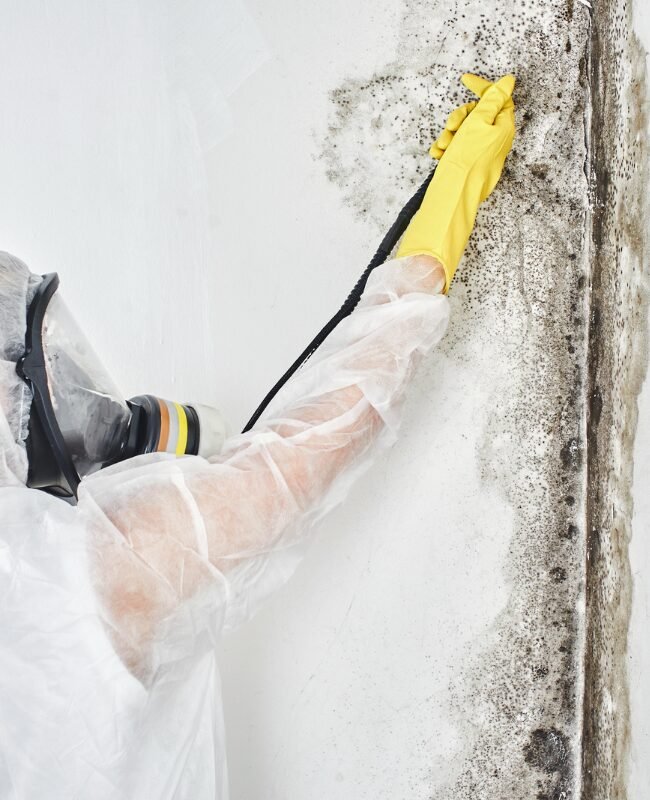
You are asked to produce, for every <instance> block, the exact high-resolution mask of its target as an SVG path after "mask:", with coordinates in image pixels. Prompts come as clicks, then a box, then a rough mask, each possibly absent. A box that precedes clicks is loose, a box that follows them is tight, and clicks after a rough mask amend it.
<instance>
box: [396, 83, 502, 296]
mask: <svg viewBox="0 0 650 800" xmlns="http://www.w3.org/2000/svg"><path fill="white" fill-rule="evenodd" d="M462 81H463V83H464V84H465V86H467V88H468V89H470V91H473V92H474V93H475V94H477V95H478V96H479V97H480V100H479V101H478V102H476V101H473V102H471V103H466V104H465V105H463V106H460V108H457V109H456V110H455V111H452V113H451V114H450V115H449V119H448V120H447V125H446V126H445V130H444V131H443V132H442V134H441V135H440V137H439V138H438V140H437V141H436V142H435V144H433V145H432V147H431V150H430V153H431V155H432V156H433V157H434V158H438V159H439V160H440V163H439V164H438V168H437V169H436V173H435V175H434V176H433V179H432V181H431V183H430V184H429V188H428V189H427V192H426V194H425V196H424V200H423V201H422V205H421V206H420V209H419V211H418V212H417V214H416V215H415V216H414V217H413V219H412V220H411V222H410V224H409V226H408V228H407V230H406V233H405V234H404V237H403V239H402V242H401V244H400V247H399V249H398V251H397V257H398V258H401V257H403V256H410V255H416V254H420V253H424V254H427V255H430V256H433V257H434V258H436V259H437V260H438V261H440V263H441V264H442V266H443V267H444V270H445V275H446V278H447V281H446V284H445V289H444V291H445V293H446V292H447V291H448V289H449V284H450V283H451V281H452V278H453V277H454V273H455V272H456V268H457V267H458V263H459V261H460V259H461V256H462V255H463V251H464V250H465V246H466V244H467V240H468V239H469V235H470V233H471V232H472V228H473V227H474V220H475V219H476V212H477V211H478V206H479V204H480V203H482V202H483V200H485V198H486V197H488V195H489V194H490V193H491V192H492V190H493V189H494V187H495V186H496V184H497V182H498V180H499V177H500V176H501V171H502V170H503V164H504V162H505V159H506V156H507V155H508V152H509V151H510V148H511V146H512V141H513V139H514V135H515V111H514V109H515V107H514V103H513V101H512V92H513V90H514V87H515V79H514V77H513V76H512V75H506V76H504V77H503V78H501V79H500V80H499V81H497V82H496V83H490V82H489V81H486V80H485V79H484V78H481V77H479V76H478V75H470V74H467V75H463V78H462Z"/></svg>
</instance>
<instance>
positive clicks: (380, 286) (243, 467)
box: [79, 87, 512, 671]
mask: <svg viewBox="0 0 650 800" xmlns="http://www.w3.org/2000/svg"><path fill="white" fill-rule="evenodd" d="M510 91H512V87H510ZM485 97H486V98H487V101H489V102H486V103H485V106H486V107H487V106H488V104H489V105H490V108H489V109H488V111H489V115H492V121H493V122H494V121H495V120H497V119H499V111H498V109H497V111H496V112H495V113H494V114H492V112H493V108H492V106H494V105H495V103H497V104H498V102H501V105H502V106H503V107H504V108H505V105H507V102H506V98H505V96H504V93H503V91H502V89H496V87H495V91H493V92H490V91H489V90H487V91H486V92H485ZM482 102H483V99H482V100H481V102H479V103H478V105H477V106H476V108H475V109H474V110H470V111H469V112H468V113H467V119H466V120H465V122H463V123H462V125H460V126H459V128H457V130H458V132H454V136H453V141H452V143H451V145H449V146H448V149H447V153H446V154H445V155H444V156H443V157H442V159H441V166H440V167H439V171H438V172H437V173H436V176H434V180H433V181H432V182H431V184H430V186H429V190H428V192H427V197H426V198H425V202H424V203H423V206H422V209H421V213H419V215H418V216H417V217H416V219H415V220H414V223H412V226H411V227H410V228H409V230H408V231H407V233H406V236H405V242H406V245H407V246H408V249H409V252H408V255H409V256H410V257H407V258H402V259H399V260H397V261H393V262H389V263H387V264H385V265H383V266H382V267H380V268H379V269H377V270H376V271H375V272H374V273H373V274H372V276H371V278H370V280H369V282H368V285H367V287H366V291H365V292H364V296H363V298H362V301H361V303H360V304H359V306H358V307H357V309H356V310H355V311H354V313H353V314H352V315H351V316H350V317H348V318H347V319H345V320H344V321H343V322H342V323H341V324H340V325H339V326H338V328H337V329H336V330H335V331H334V333H333V334H331V336H330V337H329V338H328V339H327V341H326V342H325V344H324V345H323V346H322V347H321V348H320V349H319V350H318V351H317V353H316V354H315V355H314V356H313V357H312V358H311V359H310V361H309V362H308V363H307V364H306V365H305V366H304V367H303V368H302V369H301V370H300V371H299V372H298V373H296V374H295V375H294V376H293V377H292V379H291V380H290V381H289V382H288V383H287V384H286V386H285V387H284V388H283V389H282V390H281V392H280V393H279V395H278V396H277V397H276V398H275V400H274V401H273V403H272V404H271V406H270V407H269V408H268V409H267V412H266V414H265V416H264V417H263V418H262V419H261V420H260V421H259V422H258V424H257V425H256V426H255V427H254V428H253V430H252V431H250V432H249V433H247V434H242V435H240V436H236V437H233V438H232V439H231V440H229V442H227V444H226V449H225V451H224V453H223V454H222V456H220V457H219V458H218V459H213V460H212V461H211V462H206V461H203V460H202V459H198V458H191V457H190V458H182V459H178V460H169V459H164V460H158V461H155V460H153V459H151V458H149V457H143V458H139V459H133V460H131V461H130V462H124V463H123V464H122V465H119V466H117V467H114V468H111V469H109V470H105V471H102V472H100V473H98V474H97V475H96V476H93V477H92V478H91V479H90V480H88V481H86V482H84V483H85V487H84V484H82V490H81V493H80V502H79V510H80V512H81V513H85V514H87V515H89V517H90V519H89V522H90V527H91V530H92V531H93V532H94V536H93V538H92V542H91V552H92V556H93V558H92V563H93V564H94V565H95V575H94V577H95V581H96V584H97V586H98V589H99V592H100V596H101V597H102V598H103V605H104V608H105V613H106V615H107V624H108V625H109V626H110V627H111V629H112V631H113V636H114V640H115V642H116V645H117V647H118V649H119V651H120V653H121V654H122V656H123V658H124V659H125V661H127V663H128V664H129V665H130V666H131V668H132V669H133V670H134V671H142V670H146V669H147V668H151V664H149V665H148V667H145V666H143V654H145V653H146V654H147V657H152V656H151V653H152V652H153V651H154V650H155V648H152V647H150V646H149V645H150V644H151V643H152V640H154V639H155V631H156V628H157V627H158V626H160V625H161V623H163V622H165V624H166V625H167V628H166V631H165V634H164V635H165V649H166V651H169V649H170V647H172V645H171V642H170V640H171V639H173V638H174V636H173V634H175V635H176V637H177V638H178V637H180V639H181V640H183V637H185V638H186V639H187V637H188V636H189V634H188V631H191V632H192V635H193V636H195V635H196V633H197V630H198V629H199V628H200V627H201V626H204V625H206V624H207V623H206V622H205V617H206V616H207V615H213V616H214V617H215V618H216V617H217V609H221V610H222V611H223V617H222V618H221V619H219V620H218V621H217V622H215V625H216V626H217V627H219V626H221V624H222V623H223V622H224V621H225V623H226V624H227V625H228V624H232V623H233V621H234V620H236V619H238V618H240V617H241V616H245V615H246V614H247V613H248V610H249V605H250V604H251V603H252V602H254V601H255V599H256V598H255V595H256V593H258V594H264V593H266V592H267V591H268V590H269V588H272V586H273V584H274V583H278V582H280V581H281V580H282V579H283V578H284V577H286V574H287V572H288V571H290V569H291V563H292V558H291V555H290V552H291V546H292V545H293V544H295V543H296V542H297V541H298V540H299V538H300V536H301V535H302V534H303V533H304V532H305V530H307V529H308V528H309V527H310V525H311V524H312V523H313V521H314V520H315V519H317V518H318V517H319V516H321V515H322V514H323V513H325V512H326V511H327V510H329V509H330V508H331V507H332V506H333V505H335V504H336V503H337V502H338V501H340V499H342V497H343V496H344V494H345V493H346V491H347V489H348V488H349V486H350V485H351V483H352V482H353V480H354V478H355V477H356V475H358V474H359V472H360V471H361V470H362V469H363V468H365V466H367V464H368V463H369V460H370V451H371V448H372V446H373V444H374V443H375V442H377V441H383V442H390V441H392V440H393V438H394V434H395V431H396V429H397V425H398V422H399V415H400V406H401V400H402V398H403V396H404V392H405V389H406V387H407V385H408V382H409V379H410V377H411V375H412V373H413V370H414V368H415V366H416V364H417V362H418V360H419V359H420V358H421V357H422V356H423V355H424V354H425V353H426V352H427V351H428V350H429V349H430V348H431V347H432V346H433V345H434V344H435V343H436V342H437V341H438V340H439V339H440V337H441V336H442V335H443V333H444V330H445V328H446V324H447V318H448V306H447V300H446V298H445V297H444V296H443V295H442V294H441V292H442V290H443V289H444V288H447V286H448V283H449V282H450V280H451V275H453V269H455V265H456V263H457V261H456V262H455V263H454V259H456V258H459V257H460V254H459V249H458V246H457V245H454V243H453V239H454V234H450V233H449V231H448V230H447V229H445V230H443V231H441V230H439V227H437V226H439V225H440V214H439V208H438V205H439V198H437V197H436V195H439V194H440V193H441V191H443V190H445V191H446V188H448V184H449V181H450V180H451V177H450V176H452V175H454V174H456V173H457V172H458V169H459V167H458V165H459V164H461V163H462V159H463V149H462V147H461V145H462V134H463V127H464V126H465V125H468V130H469V132H470V134H469V136H468V142H469V143H470V147H471V148H473V149H476V147H479V144H478V143H480V139H481V136H483V138H484V139H485V141H486V142H487V143H488V145H489V147H488V148H487V149H488V150H489V151H490V153H491V154H492V155H488V156H483V157H482V159H477V158H472V159H467V158H466V159H465V160H466V161H467V169H468V170H469V171H471V172H472V174H474V175H476V174H477V170H479V172H480V170H481V169H483V170H485V169H487V170H488V171H490V170H491V174H492V175H493V173H494V160H495V158H497V160H498V159H500V158H501V151H502V150H503V147H502V146H501V145H499V151H498V157H497V156H495V145H494V143H495V141H496V139H495V134H494V132H493V131H492V130H491V129H490V130H487V129H485V130H484V128H486V126H487V127H490V123H489V122H486V116H485V108H483V109H482V107H481V103H482ZM478 112H480V113H481V114H483V116H480V118H479V120H478V122H476V121H474V124H473V127H472V125H469V123H470V122H472V116H473V115H474V114H477V113H478ZM489 115H488V116H489ZM498 136H499V140H501V138H502V133H499V134H498ZM510 141H511V140H510ZM454 148H455V149H454ZM479 149H480V147H479ZM452 151H453V152H455V153H456V155H455V156H454V159H455V161H454V162H453V163H452V164H451V165H450V169H448V170H442V165H443V164H444V163H445V159H446V158H448V156H449V155H450V154H451V152H452ZM503 158H505V154H503ZM450 161H451V159H450ZM486 165H487V166H486ZM500 166H502V160H501V164H500ZM500 166H499V172H500ZM439 174H440V181H439V182H438V183H439V184H440V185H438V184H437V183H436V181H437V179H438V175H439ZM461 177H462V176H461ZM497 177H498V175H497ZM459 180H460V178H459ZM441 181H444V183H445V185H444V186H442V184H441V183H440V182H441ZM475 181H478V182H477V186H479V184H480V186H479V188H475V189H473V190H472V198H473V200H472V202H475V203H476V205H478V203H479V202H480V200H481V199H483V196H487V195H486V194H485V191H486V188H489V184H490V183H491V182H492V178H490V179H489V180H488V179H487V178H486V179H480V180H479V179H475ZM494 182H496V179H494ZM461 183H462V181H461ZM466 183H467V182H466ZM469 183H471V181H469ZM479 189H480V191H479ZM489 190H490V191H491V188H489ZM430 193H433V194H430ZM488 193H489V192H488ZM432 198H433V200H434V201H435V202H434V203H433V204H432V203H431V199H432ZM465 199H466V200H467V198H465ZM431 205H433V206H435V209H434V211H435V213H434V214H433V215H429V216H427V214H428V212H427V214H425V213H424V212H425V211H426V210H427V209H428V208H429V206H431ZM469 205H471V203H470V202H469V201H467V202H466V203H465V206H466V209H465V212H464V216H463V219H462V220H461V222H462V224H466V223H467V218H468V217H467V215H468V214H469V215H470V216H471V221H472V222H473V219H474V216H475V210H474V211H473V212H472V210H471V209H469V211H467V208H469ZM427 220H428V221H427ZM444 220H445V222H444V224H445V225H447V226H448V227H449V226H450V225H451V226H452V227H453V225H454V224H460V223H458V220H457V219H455V218H454V216H453V215H447V216H446V217H444ZM427 226H429V228H430V229H431V230H430V231H429V228H428V227H427ZM463 230H464V229H463ZM424 234H426V236H429V235H430V237H432V238H431V241H432V242H433V244H431V242H430V241H429V240H428V239H427V238H426V236H424ZM456 235H457V236H458V235H464V233H462V232H461V233H457V234H456ZM409 242H410V244H409ZM450 242H451V243H450ZM463 246H464V241H463ZM403 247H404V245H403ZM438 252H440V253H441V254H442V255H441V256H440V257H437V254H438ZM460 252H462V248H460ZM443 259H446V260H443ZM278 554H280V559H281V556H282V554H284V555H285V556H287V558H286V559H285V561H286V564H285V566H280V568H279V569H276V570H273V569H268V567H269V564H270V563H271V561H272V560H274V561H275V565H276V566H277V565H278V564H279V563H280V561H278V560H277V559H278ZM287 564H288V565H289V566H287ZM258 589H259V591H258ZM206 598H207V600H206ZM190 600H191V601H192V603H194V604H195V605H196V604H198V607H199V608H200V610H201V613H200V614H198V612H197V613H196V614H195V613H194V612H193V611H191V610H188V609H189V606H188V605H187V604H186V603H183V602H182V601H190ZM190 605H191V604H190ZM181 606H183V608H184V609H185V611H184V613H185V616H186V619H185V620H184V623H183V624H181V623H175V624H174V625H172V626H171V627H170V623H169V620H170V618H171V617H172V616H173V612H177V611H178V609H180V608H181ZM201 615H202V616H201ZM176 616H178V614H177V615H176ZM183 631H185V632H184V633H183ZM190 638H191V637H190ZM185 645H186V646H187V642H185ZM179 647H182V645H181V644H179ZM172 649H173V647H172ZM154 660H155V659H154Z"/></svg>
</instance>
